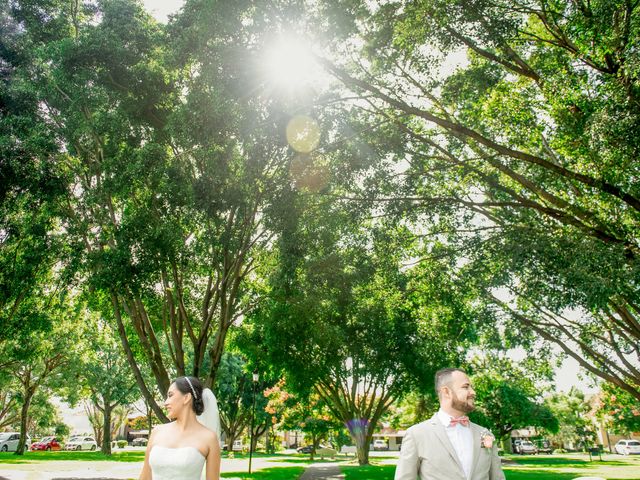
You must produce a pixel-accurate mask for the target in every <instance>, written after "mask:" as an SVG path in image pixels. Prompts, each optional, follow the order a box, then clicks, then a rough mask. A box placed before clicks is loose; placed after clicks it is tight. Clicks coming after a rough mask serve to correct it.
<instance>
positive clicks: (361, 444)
mask: <svg viewBox="0 0 640 480" xmlns="http://www.w3.org/2000/svg"><path fill="white" fill-rule="evenodd" d="M369 426H370V424H369V421H368V420H367V419H365V418H362V419H360V420H357V421H350V422H348V423H347V428H348V429H349V434H350V435H351V439H352V440H353V443H354V444H355V446H356V451H357V453H358V464H360V465H368V464H369V445H370V444H371V439H372V438H373V428H369Z"/></svg>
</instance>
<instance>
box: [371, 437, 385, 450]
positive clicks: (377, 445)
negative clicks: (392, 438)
mask: <svg viewBox="0 0 640 480" xmlns="http://www.w3.org/2000/svg"><path fill="white" fill-rule="evenodd" d="M373 449H374V450H389V445H387V442H386V441H385V440H381V439H376V440H374V441H373Z"/></svg>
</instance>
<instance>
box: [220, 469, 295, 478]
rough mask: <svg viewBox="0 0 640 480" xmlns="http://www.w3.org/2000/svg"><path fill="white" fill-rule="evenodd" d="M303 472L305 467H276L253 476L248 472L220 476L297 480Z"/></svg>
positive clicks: (254, 473) (255, 473)
mask: <svg viewBox="0 0 640 480" xmlns="http://www.w3.org/2000/svg"><path fill="white" fill-rule="evenodd" d="M302 472H304V467H274V468H264V469H262V470H259V471H257V472H252V473H251V475H249V474H248V473H247V472H228V473H223V474H221V475H220V476H221V477H222V478H227V477H232V478H242V479H243V480H245V479H254V478H259V479H260V480H297V479H298V478H299V477H300V475H302Z"/></svg>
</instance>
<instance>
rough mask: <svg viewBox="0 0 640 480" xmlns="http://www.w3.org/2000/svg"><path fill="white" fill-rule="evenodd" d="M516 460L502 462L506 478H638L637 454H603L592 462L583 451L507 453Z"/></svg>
mask: <svg viewBox="0 0 640 480" xmlns="http://www.w3.org/2000/svg"><path fill="white" fill-rule="evenodd" d="M507 458H509V459H511V460H513V461H515V462H516V463H515V464H511V465H505V466H504V472H505V476H506V477H507V480H572V479H574V478H576V477H581V476H582V477H602V478H606V479H607V480H640V457H622V456H620V455H603V456H602V460H603V461H602V462H601V461H600V460H599V459H597V457H596V458H594V460H593V461H592V462H590V461H589V456H588V455H586V454H568V455H553V456H551V455H550V456H543V455H536V456H530V457H520V456H510V457H507Z"/></svg>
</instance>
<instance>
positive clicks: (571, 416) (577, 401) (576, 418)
mask: <svg viewBox="0 0 640 480" xmlns="http://www.w3.org/2000/svg"><path fill="white" fill-rule="evenodd" d="M545 404H546V405H547V406H548V407H549V408H550V409H551V411H552V412H553V414H554V416H555V417H556V418H557V419H558V422H559V430H558V433H557V434H555V435H552V436H551V440H552V441H553V442H554V443H556V444H559V445H560V446H561V447H563V448H564V447H565V446H569V448H578V446H580V445H581V446H582V447H583V448H587V446H588V444H592V443H593V441H594V440H595V437H596V435H595V430H594V427H593V423H592V421H591V418H590V416H591V410H592V407H591V405H590V403H589V402H588V401H587V400H586V399H585V395H584V393H582V392H581V391H579V390H577V389H576V388H572V389H571V390H569V392H567V393H555V394H553V395H551V396H549V397H547V398H545Z"/></svg>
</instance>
